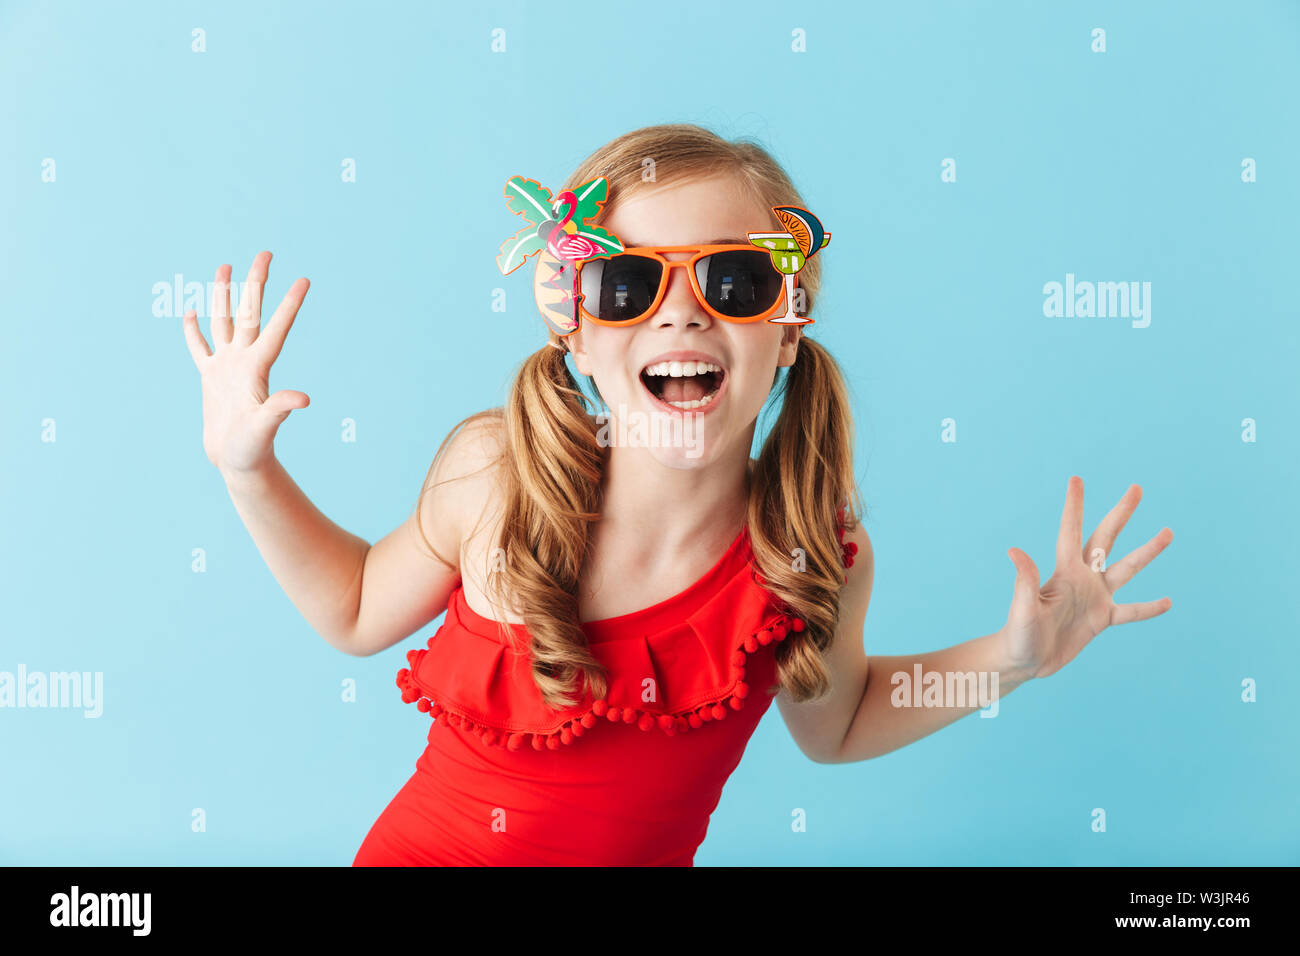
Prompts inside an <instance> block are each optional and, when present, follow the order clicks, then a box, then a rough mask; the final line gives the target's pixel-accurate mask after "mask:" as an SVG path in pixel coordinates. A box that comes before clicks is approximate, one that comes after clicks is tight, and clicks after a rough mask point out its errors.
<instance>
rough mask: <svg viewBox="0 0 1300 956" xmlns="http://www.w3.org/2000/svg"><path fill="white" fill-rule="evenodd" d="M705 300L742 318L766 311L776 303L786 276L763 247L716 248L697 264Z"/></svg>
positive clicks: (696, 268)
mask: <svg viewBox="0 0 1300 956" xmlns="http://www.w3.org/2000/svg"><path fill="white" fill-rule="evenodd" d="M695 277H696V279H698V280H699V283H700V288H701V289H703V290H704V301H705V302H707V303H709V305H710V306H712V307H713V308H714V309H716V310H717V311H719V312H721V313H722V314H723V315H730V316H734V317H735V318H738V319H748V318H753V317H754V316H756V315H762V314H763V313H764V312H766V311H767V310H768V309H770V308H772V306H773V305H775V304H776V301H777V299H778V297H779V296H780V295H781V292H782V290H783V288H784V278H783V277H782V275H781V273H779V272H777V271H776V268H775V267H774V266H773V265H772V257H771V256H770V255H769V254H768V253H766V252H763V251H761V250H759V249H754V250H748V249H741V250H734V251H731V252H715V253H714V254H713V255H711V256H705V257H704V258H703V259H701V260H700V261H699V262H697V263H696V264H695Z"/></svg>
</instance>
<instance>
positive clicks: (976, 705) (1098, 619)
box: [786, 477, 1173, 763]
mask: <svg viewBox="0 0 1300 956" xmlns="http://www.w3.org/2000/svg"><path fill="white" fill-rule="evenodd" d="M1141 495H1142V490H1141V489H1140V488H1139V487H1138V486H1137V485H1133V486H1131V487H1130V488H1129V490H1128V491H1127V492H1126V493H1125V494H1124V496H1123V497H1122V498H1121V499H1120V501H1119V503H1118V504H1117V505H1115V507H1114V508H1112V509H1111V511H1110V512H1109V513H1108V514H1107V515H1106V517H1105V518H1104V519H1102V521H1101V523H1100V524H1099V525H1098V526H1097V529H1096V530H1095V531H1094V532H1093V534H1092V536H1091V537H1090V538H1089V539H1088V542H1087V544H1081V543H1080V542H1081V538H1082V523H1083V482H1082V481H1081V480H1080V479H1079V478H1077V477H1076V478H1071V479H1070V483H1069V490H1068V492H1067V495H1066V503H1065V510H1064V512H1063V514H1062V518H1061V531H1060V535H1059V537H1058V541H1057V558H1056V570H1055V572H1054V573H1053V575H1052V577H1051V578H1049V579H1048V580H1047V582H1046V583H1045V584H1043V585H1042V586H1041V587H1040V585H1039V578H1038V569H1037V568H1036V567H1035V566H1034V563H1033V561H1031V560H1030V558H1029V556H1028V555H1026V554H1025V553H1024V552H1023V551H1021V550H1020V549H1019V548H1013V549H1011V550H1010V551H1009V552H1008V555H1009V557H1010V558H1011V560H1012V562H1013V563H1014V564H1015V566H1016V584H1015V592H1014V595H1013V598H1012V603H1011V610H1010V612H1009V614H1008V616H1007V623H1006V624H1005V625H1004V626H1003V627H1002V628H1001V629H999V630H998V631H995V632H994V633H992V634H986V635H984V636H983V637H978V638H975V639H973V640H970V641H966V642H964V643H962V644H958V645H956V646H954V647H949V648H946V649H944V650H939V651H932V652H929V653H926V654H907V655H899V656H892V657H881V656H872V657H870V658H861V659H860V658H859V657H858V656H857V655H855V654H854V653H853V652H852V650H850V649H849V648H851V647H856V646H860V641H854V640H851V639H850V638H849V635H850V634H851V633H852V632H851V630H850V631H846V632H845V633H843V634H841V633H838V632H837V636H836V641H835V644H834V645H832V650H831V655H830V660H831V668H832V672H833V673H836V672H838V673H841V674H844V675H846V676H845V677H843V678H842V679H841V685H842V686H849V687H852V686H854V685H855V684H856V682H857V680H858V674H862V675H863V683H861V684H856V686H857V687H859V688H860V693H859V697H858V698H857V700H856V702H855V703H854V705H853V706H852V708H851V709H850V710H849V712H848V714H847V717H845V718H844V722H843V723H840V724H838V726H839V727H844V728H847V729H845V730H843V731H842V732H841V731H839V730H837V729H836V726H837V725H836V724H835V720H837V719H840V718H841V716H842V715H843V714H844V713H845V711H844V709H843V708H844V704H843V699H844V696H845V695H844V694H841V695H840V696H839V697H838V698H836V703H835V705H834V709H831V710H827V709H825V708H822V709H821V710H818V709H816V705H812V704H798V705H794V704H788V705H786V706H788V707H789V708H790V709H791V710H792V711H794V712H795V719H796V721H803V724H802V729H803V732H804V733H805V734H807V735H808V737H807V740H806V742H801V743H800V746H801V747H804V748H805V752H809V754H810V756H813V759H815V760H818V762H820V763H850V762H854V761H859V760H868V759H870V758H872V757H878V756H880V755H882V754H886V753H889V752H891V751H893V750H897V749H898V748H899V747H903V746H905V745H907V744H909V743H912V742H913V741H915V740H919V739H921V738H922V737H925V736H928V735H929V734H932V733H934V732H935V731H936V730H939V729H941V728H943V727H946V726H947V725H949V724H951V723H953V722H954V721H956V720H958V719H959V718H961V717H963V716H965V715H966V714H969V713H970V712H971V711H973V710H977V709H980V708H981V707H982V706H984V705H986V704H991V707H990V711H989V712H990V713H996V709H995V708H996V707H997V701H998V700H1000V699H1001V698H1002V697H1005V696H1006V695H1007V694H1009V693H1010V692H1011V691H1013V690H1014V689H1015V688H1017V687H1019V686H1020V685H1021V684H1023V683H1024V682H1025V681H1027V680H1031V679H1033V678H1041V677H1047V676H1049V675H1051V674H1053V673H1055V672H1056V671H1058V670H1060V669H1061V668H1062V667H1064V666H1065V665H1066V664H1068V663H1069V662H1070V661H1071V660H1073V659H1074V657H1075V656H1077V655H1078V653H1079V651H1081V650H1082V649H1083V648H1084V647H1085V646H1086V645H1087V644H1088V642H1089V641H1091V640H1092V638H1093V637H1095V636H1096V635H1097V634H1099V633H1100V632H1101V631H1102V630H1104V629H1105V628H1107V627H1109V626H1111V625H1114V624H1123V623H1127V622H1130V621H1140V620H1146V619H1148V618H1152V617H1156V616H1158V615H1160V614H1163V613H1164V612H1165V611H1167V610H1169V608H1170V607H1171V606H1172V602H1170V600H1169V599H1168V598H1162V599H1160V600H1158V601H1146V602H1140V603H1137V604H1117V603H1115V601H1114V599H1113V594H1114V592H1115V591H1117V590H1118V589H1119V588H1121V587H1123V586H1124V584H1126V583H1128V581H1130V580H1131V579H1132V578H1133V576H1134V575H1136V574H1137V573H1138V571H1140V570H1141V569H1142V568H1143V567H1145V566H1146V565H1147V564H1148V563H1149V562H1150V561H1151V560H1152V559H1153V558H1154V557H1155V556H1156V555H1158V554H1159V553H1160V552H1161V551H1163V550H1164V548H1165V547H1166V546H1167V545H1168V544H1169V542H1170V541H1172V540H1173V532H1172V531H1170V530H1169V529H1168V528H1165V529H1162V530H1161V532H1160V533H1159V534H1157V535H1156V536H1155V537H1154V538H1152V539H1151V540H1149V541H1147V542H1146V543H1145V544H1143V545H1142V546H1141V547H1139V548H1137V549H1135V550H1134V551H1132V552H1130V553H1129V554H1128V555H1127V556H1125V557H1124V559H1123V560H1121V561H1119V562H1118V563H1116V564H1114V565H1112V566H1111V567H1109V568H1106V567H1105V559H1106V558H1107V557H1108V556H1109V554H1110V552H1111V549H1112V548H1113V547H1114V544H1115V539H1116V537H1117V536H1118V535H1119V532H1120V530H1121V529H1122V528H1123V527H1124V525H1125V523H1126V522H1127V521H1128V519H1129V517H1130V516H1131V515H1132V513H1133V511H1134V510H1135V509H1136V507H1137V503H1138V501H1139V500H1140V499H1141ZM859 549H860V550H864V549H863V548H862V545H861V544H860V545H859ZM850 580H852V578H850ZM868 590H869V585H868ZM845 593H846V597H845V600H847V601H848V602H849V603H848V607H850V608H852V609H853V610H852V612H851V614H850V616H849V621H848V627H849V628H850V629H851V628H852V627H854V626H856V625H855V624H854V622H855V621H858V618H857V616H856V615H857V608H858V607H859V606H860V602H859V601H857V600H855V598H854V594H855V592H854V591H853V590H852V589H851V588H850V587H849V586H846V588H845ZM862 611H863V614H864V615H865V605H862ZM858 633H859V634H860V633H861V632H860V631H859V632H858ZM846 662H848V663H846ZM917 665H919V666H920V673H921V687H920V688H919V690H918V688H917V686H916V683H917V681H916V668H917ZM926 674H937V675H939V684H938V685H931V686H932V689H931V691H930V696H929V697H928V698H927V696H926V684H925V682H926V677H925V675H926ZM899 675H902V676H899ZM966 675H970V676H966ZM834 679H835V678H834V677H833V680H834ZM972 690H973V691H974V693H973V694H972V693H971V691H972ZM936 695H937V696H936ZM972 698H974V699H972ZM981 698H982V699H981ZM927 700H930V701H933V702H934V703H935V705H927V703H926V701H927ZM918 703H919V706H918ZM804 711H806V713H805V712H804ZM808 713H811V714H813V715H815V716H813V717H810V716H808V715H807V714H808ZM789 719H790V718H789V717H787V721H789ZM796 737H798V734H796Z"/></svg>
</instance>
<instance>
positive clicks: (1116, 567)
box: [1001, 477, 1174, 678]
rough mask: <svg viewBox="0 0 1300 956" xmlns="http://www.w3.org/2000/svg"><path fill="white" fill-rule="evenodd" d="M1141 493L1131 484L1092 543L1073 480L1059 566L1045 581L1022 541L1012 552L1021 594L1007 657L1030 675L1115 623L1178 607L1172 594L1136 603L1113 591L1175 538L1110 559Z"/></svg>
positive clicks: (1014, 603) (1010, 624)
mask: <svg viewBox="0 0 1300 956" xmlns="http://www.w3.org/2000/svg"><path fill="white" fill-rule="evenodd" d="M1141 498H1142V489H1141V488H1139V487H1138V486H1137V485H1131V486H1130V487H1129V489H1128V491H1126V492H1125V493H1124V496H1123V497H1122V498H1120V500H1119V503H1118V504H1117V505H1115V507H1114V508H1112V509H1111V511H1110V514H1108V515H1106V517H1105V518H1103V519H1102V521H1101V524H1099V525H1097V530H1096V531H1094V532H1093V533H1092V537H1090V538H1089V539H1088V543H1087V544H1086V545H1085V544H1081V542H1080V539H1081V537H1082V536H1083V479H1081V478H1078V477H1073V478H1071V479H1070V484H1069V489H1068V491H1067V492H1066V495H1065V511H1064V513H1063V514H1062V515H1061V532H1060V535H1059V537H1058V538H1057V541H1056V570H1055V571H1053V572H1052V576H1051V577H1050V578H1048V579H1047V583H1045V584H1043V585H1042V586H1041V587H1040V586H1039V583H1038V568H1037V567H1035V566H1034V562H1033V561H1031V560H1030V558H1029V555H1027V554H1025V552H1023V551H1021V550H1020V549H1019V548H1012V549H1010V550H1009V551H1008V552H1007V555H1008V556H1009V557H1010V558H1011V561H1012V563H1013V564H1014V565H1015V566H1016V587H1015V594H1014V596H1013V598H1012V600H1011V611H1010V613H1009V614H1008V615H1007V623H1006V626H1005V627H1004V628H1003V629H1002V635H1001V636H1002V639H1003V641H1004V642H1005V645H1004V647H1005V656H1006V658H1007V660H1008V663H1009V667H1010V669H1011V670H1012V671H1013V672H1016V673H1019V674H1022V675H1024V676H1025V677H1027V678H1029V677H1047V676H1048V675H1049V674H1054V673H1056V672H1057V671H1058V670H1060V669H1061V668H1062V667H1064V666H1065V665H1066V664H1068V663H1070V661H1072V660H1074V658H1075V655H1077V654H1078V653H1079V651H1081V650H1083V648H1084V647H1085V646H1087V644H1088V642H1089V641H1091V640H1092V639H1093V638H1094V637H1096V636H1097V635H1098V634H1100V633H1101V632H1102V631H1104V630H1105V629H1106V628H1107V627H1109V626H1111V625H1112V624H1127V623H1128V622H1129V621H1144V620H1146V619H1147V618H1152V617H1156V616H1157V615H1160V614H1163V613H1164V612H1165V611H1167V610H1169V608H1170V607H1172V606H1173V602H1172V601H1170V600H1169V598H1167V597H1166V598H1161V599H1160V600H1159V601H1144V602H1141V603H1138V604H1116V603H1115V601H1114V593H1115V592H1116V591H1118V590H1119V589H1120V588H1122V587H1123V586H1124V585H1125V584H1127V583H1128V582H1129V581H1130V580H1131V579H1132V578H1133V576H1134V575H1135V574H1137V573H1138V572H1139V571H1140V570H1142V569H1143V568H1144V567H1146V566H1147V564H1148V563H1150V561H1151V559H1152V558H1154V557H1155V556H1156V555H1157V554H1159V553H1160V552H1161V551H1163V550H1164V549H1165V547H1166V546H1167V545H1168V544H1169V542H1170V541H1172V540H1173V539H1174V533H1173V532H1172V531H1170V530H1169V529H1168V528H1162V529H1161V531H1160V533H1159V534H1157V535H1156V536H1155V537H1154V538H1152V539H1151V540H1150V541H1148V542H1147V543H1146V544H1144V545H1142V547H1140V548H1137V549H1136V550H1134V551H1132V552H1130V553H1129V554H1128V555H1126V556H1125V557H1124V559H1123V560H1121V561H1119V562H1117V563H1115V564H1112V565H1110V566H1109V567H1107V566H1106V563H1105V561H1106V558H1107V557H1108V556H1109V555H1110V551H1111V548H1112V547H1114V544H1115V538H1116V537H1117V536H1118V535H1119V533H1120V531H1121V529H1123V527H1124V525H1125V523H1126V522H1127V521H1128V519H1129V517H1130V516H1131V515H1132V514H1133V511H1134V509H1135V508H1137V504H1138V502H1139V501H1140V500H1141Z"/></svg>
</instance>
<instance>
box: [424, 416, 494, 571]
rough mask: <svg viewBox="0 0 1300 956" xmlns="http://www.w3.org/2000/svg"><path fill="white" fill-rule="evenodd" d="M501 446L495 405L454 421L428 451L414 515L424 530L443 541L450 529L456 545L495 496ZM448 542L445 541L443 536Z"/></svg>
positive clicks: (486, 510) (472, 527) (476, 521)
mask: <svg viewBox="0 0 1300 956" xmlns="http://www.w3.org/2000/svg"><path fill="white" fill-rule="evenodd" d="M505 452H506V436H505V419H504V416H503V413H502V410H501V409H500V408H490V409H487V410H486V411H482V412H478V413H477V414H475V415H471V416H469V417H468V418H465V419H462V420H461V421H460V422H458V423H457V424H456V425H455V426H454V427H453V428H452V430H451V431H450V432H449V433H448V434H447V437H446V438H444V439H443V441H442V444H441V445H440V446H439V447H438V450H437V452H436V453H435V454H434V456H433V463H432V464H431V465H430V466H429V471H428V474H427V475H426V476H425V480H424V487H423V489H422V490H421V494H420V515H421V518H420V521H421V524H422V525H423V527H424V528H425V531H426V533H427V534H431V535H432V534H437V535H438V537H439V538H441V539H443V540H444V541H446V540H447V538H448V536H449V533H453V532H454V534H455V542H454V544H455V548H454V549H450V550H453V552H454V551H456V550H458V549H459V547H460V543H461V542H462V541H463V540H464V539H465V538H466V536H468V535H469V534H471V533H472V532H473V529H474V527H475V526H476V525H477V523H478V519H480V518H481V517H482V516H483V515H484V514H486V513H487V512H489V511H491V510H492V508H493V506H494V505H495V503H496V502H497V500H498V491H499V487H500V485H499V480H500V476H501V464H502V462H503V460H504V456H505ZM448 543H450V542H448Z"/></svg>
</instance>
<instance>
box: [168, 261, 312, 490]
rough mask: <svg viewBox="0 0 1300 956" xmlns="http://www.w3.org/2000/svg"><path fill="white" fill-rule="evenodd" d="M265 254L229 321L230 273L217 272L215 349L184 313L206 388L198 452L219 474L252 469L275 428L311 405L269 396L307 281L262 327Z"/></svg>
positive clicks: (266, 454) (297, 396) (294, 397)
mask: <svg viewBox="0 0 1300 956" xmlns="http://www.w3.org/2000/svg"><path fill="white" fill-rule="evenodd" d="M269 267H270V252H261V254H259V255H257V258H256V259H253V261H252V267H251V268H250V269H248V281H247V284H246V289H244V293H243V295H240V297H239V313H238V315H237V316H235V317H234V321H233V323H231V319H230V267H229V265H222V267H220V268H218V269H217V281H216V289H214V290H213V294H212V298H213V302H212V325H211V332H212V345H213V349H216V351H214V352H213V351H211V350H209V349H208V343H207V342H205V341H204V338H203V333H201V332H199V319H198V316H196V315H195V312H194V310H190V311H188V312H186V313H185V339H186V342H187V343H188V346H190V355H191V356H194V364H195V365H198V368H199V377H200V380H201V384H203V450H204V451H205V453H207V454H208V460H211V462H212V463H213V464H214V466H216V467H217V468H218V470H220V471H221V473H222V475H231V473H238V472H247V471H255V470H257V468H259V467H261V466H263V464H265V463H266V462H268V460H269V459H270V457H272V453H273V442H274V438H276V432H277V429H278V428H279V423H281V421H283V420H285V419H286V418H289V412H291V411H292V410H294V408H305V407H307V405H308V403H309V402H311V399H309V398H308V397H307V395H305V394H303V393H302V392H277V393H276V394H274V395H268V394H266V393H268V388H269V380H270V365H272V364H273V363H274V362H276V359H277V358H278V356H279V350H281V347H282V346H283V345H285V336H287V334H289V329H290V328H291V326H292V324H294V319H295V317H296V316H298V308H299V307H300V306H302V304H303V297H305V295H307V289H308V286H309V285H311V282H308V281H307V280H305V278H300V280H298V281H296V282H294V285H292V287H291V289H290V290H289V293H286V294H285V298H283V299H282V300H281V303H279V307H278V308H277V310H276V312H274V315H272V316H270V321H269V323H266V328H264V329H263V328H261V293H263V289H264V287H265V285H266V273H268V271H269Z"/></svg>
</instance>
